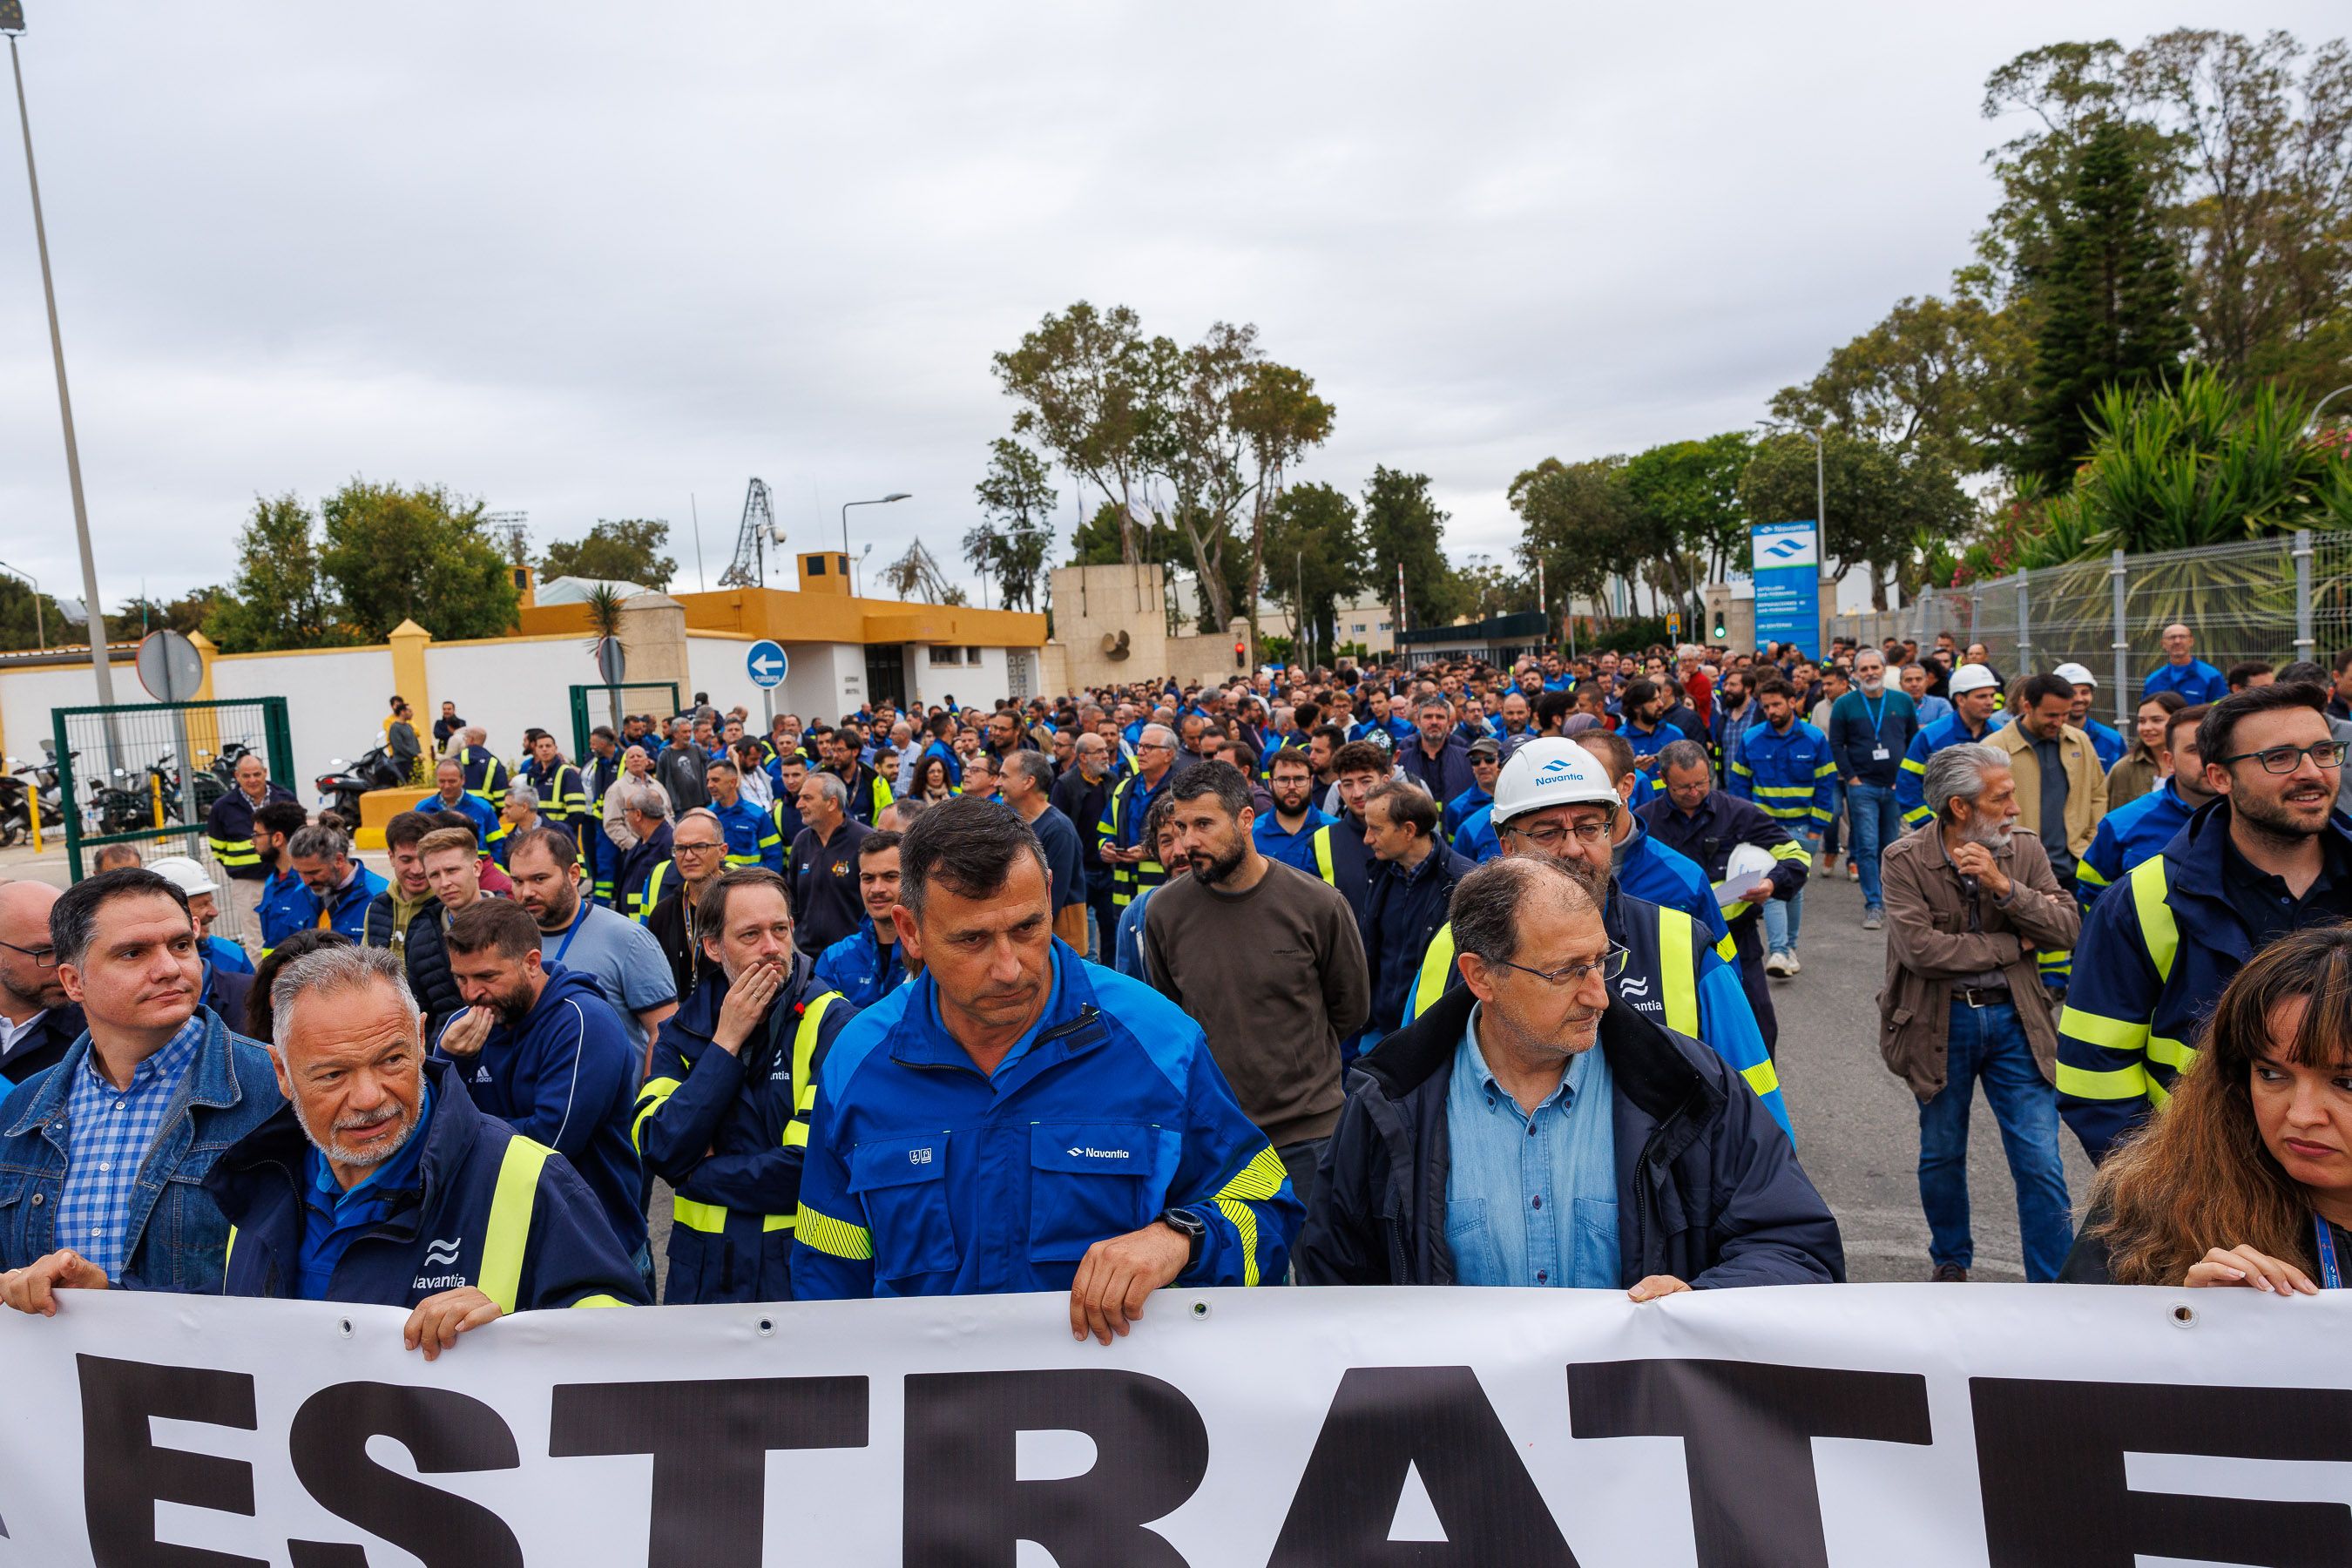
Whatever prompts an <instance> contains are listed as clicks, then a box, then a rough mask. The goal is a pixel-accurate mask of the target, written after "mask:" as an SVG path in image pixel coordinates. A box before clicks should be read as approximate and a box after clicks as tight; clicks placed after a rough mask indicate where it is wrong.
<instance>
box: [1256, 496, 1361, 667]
mask: <svg viewBox="0 0 2352 1568" xmlns="http://www.w3.org/2000/svg"><path fill="white" fill-rule="evenodd" d="M1265 515H1266V527H1265V544H1264V549H1263V552H1261V560H1262V562H1263V565H1264V572H1265V595H1266V596H1267V597H1268V598H1271V599H1273V600H1275V601H1276V603H1278V604H1286V605H1289V606H1290V625H1291V631H1292V637H1291V646H1292V647H1294V648H1302V649H1303V648H1304V647H1308V646H1312V647H1315V648H1318V649H1320V650H1323V652H1324V654H1325V656H1326V657H1327V658H1328V653H1329V650H1330V649H1331V648H1332V647H1336V646H1338V641H1339V601H1340V600H1342V599H1345V598H1349V597H1352V596H1353V595H1357V594H1360V593H1361V592H1362V591H1363V588H1364V581H1363V562H1364V554H1365V552H1364V543H1363V539H1362V536H1361V534H1360V531H1359V530H1358V528H1357V516H1356V503H1355V502H1354V501H1352V500H1349V498H1348V494H1347V492H1346V491H1344V490H1341V489H1336V488H1334V487H1333V486H1330V485H1327V484H1303V485H1292V486H1289V487H1288V488H1287V489H1284V490H1283V491H1282V492H1281V493H1280V494H1279V495H1277V496H1276V497H1275V498H1274V500H1272V501H1271V502H1269V503H1268V504H1267V506H1266V513H1265ZM1302 633H1303V634H1305V635H1303V636H1302V635H1301V634H1302Z"/></svg>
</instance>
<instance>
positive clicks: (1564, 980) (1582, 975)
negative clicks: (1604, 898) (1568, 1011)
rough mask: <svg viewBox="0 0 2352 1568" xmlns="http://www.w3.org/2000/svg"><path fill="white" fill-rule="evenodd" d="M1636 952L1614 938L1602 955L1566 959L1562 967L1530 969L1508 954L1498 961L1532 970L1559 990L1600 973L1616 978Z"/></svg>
mask: <svg viewBox="0 0 2352 1568" xmlns="http://www.w3.org/2000/svg"><path fill="white" fill-rule="evenodd" d="M1632 958H1633V952H1632V951H1631V950H1630V949H1628V948H1625V947H1622V946H1620V945H1619V944H1617V943H1616V942H1611V943H1610V944H1609V946H1608V947H1607V948H1606V949H1605V950H1603V951H1602V952H1601V956H1600V957H1598V958H1595V959H1591V960H1588V961H1587V962H1585V963H1563V964H1561V965H1560V966H1559V968H1558V969H1530V968H1529V967H1528V965H1526V964H1524V963H1512V962H1511V961H1510V960H1509V959H1507V958H1498V959H1496V960H1495V963H1496V964H1497V965H1498V966H1499V967H1501V968H1504V969H1516V970H1517V971H1518V972H1519V973H1522V974H1532V975H1534V976H1535V977H1536V978H1537V979H1538V980H1540V981H1542V982H1543V983H1544V984H1547V985H1549V986H1551V987H1553V988H1554V989H1556V990H1574V989H1576V988H1577V987H1579V986H1580V985H1582V984H1584V983H1585V982H1586V981H1587V980H1590V979H1591V978H1592V977H1593V976H1594V975H1599V976H1600V977H1601V979H1603V980H1614V979H1616V978H1617V977H1618V976H1619V975H1621V974H1622V973H1625V965H1626V964H1627V963H1629V962H1631V960H1632Z"/></svg>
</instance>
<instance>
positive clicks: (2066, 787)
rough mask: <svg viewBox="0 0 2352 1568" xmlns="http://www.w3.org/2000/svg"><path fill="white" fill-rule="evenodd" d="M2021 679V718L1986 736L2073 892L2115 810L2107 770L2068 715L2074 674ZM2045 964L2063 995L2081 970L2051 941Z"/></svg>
mask: <svg viewBox="0 0 2352 1568" xmlns="http://www.w3.org/2000/svg"><path fill="white" fill-rule="evenodd" d="M2019 686H2020V690H2019V693H2018V700H2017V701H2015V702H2013V703H2011V712H2013V713H2014V714H2015V715H2016V718H2017V721H2016V722H2015V723H2013V724H2009V725H2004V726H2003V727H2002V728H2000V729H1999V730H1996V731H1993V732H1992V733H1991V734H1989V735H1987V736H1986V737H1985V743H1986V744H1987V745H1989V746H1992V747H1995V748H1997V749H1998V750H2000V752H2004V753H2005V754H2007V756H2008V757H2009V765H2010V769H2011V772H2013V773H2016V775H2017V810H2018V823H2019V826H2021V827H2023V828H2024V830H2025V831H2026V833H2027V834H2028V835H2029V836H2030V837H2035V838H2038V839H2040V840H2041V841H2042V849H2043V851H2044V852H2045V853H2047V854H2048V856H2049V858H2050V870H2051V874H2052V875H2053V877H2055V878H2056V879H2057V881H2058V886H2059V887H2060V888H2061V889H2063V890H2064V891H2065V892H2067V893H2068V894H2069V895H2070V896H2071V895H2072V894H2073V892H2074V867H2075V863H2076V862H2077V861H2079V860H2080V859H2081V858H2083V856H2084V853H2085V852H2086V851H2087V850H2088V849H2089V848H2090V847H2091V837H2092V836H2093V835H2094V834H2095V833H2097V832H2098V830H2099V819H2100V818H2101V817H2103V816H2106V814H2107V775H2106V770H2105V769H2104V768H2102V767H2101V766H2100V765H2099V753H2098V749H2097V748H2096V747H2095V746H2094V745H2092V744H2091V738H2090V737H2089V736H2088V735H2086V734H2084V732H2083V731H2080V730H2078V729H2076V728H2075V727H2074V725H2073V724H2072V723H2070V722H2069V721H2068V719H2069V716H2070V715H2071V714H2072V713H2073V712H2074V683H2073V682H2072V681H2069V680H2066V679H2063V678H2061V677H2059V676H2055V675H2035V676H2029V677H2028V678H2027V679H2024V680H2022V681H2021V682H2020V683H2019ZM2061 698H2063V701H2062V700H2060V699H2061ZM2041 965H2042V984H2044V985H2046V986H2049V987H2050V988H2051V989H2052V990H2053V991H2055V992H2057V993H2058V997H2059V1000H2061V1001H2063V1000H2064V999H2065V995H2066V986H2067V983H2068V982H2069V981H2071V980H2072V979H2073V978H2074V953H2073V952H2071V951H2070V950H2068V949H2065V948H2057V949H2049V948H2045V949H2043V950H2042V953H2041Z"/></svg>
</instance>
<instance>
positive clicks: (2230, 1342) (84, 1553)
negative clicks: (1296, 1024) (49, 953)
mask: <svg viewBox="0 0 2352 1568" xmlns="http://www.w3.org/2000/svg"><path fill="white" fill-rule="evenodd" d="M401 1321H402V1314H400V1313H398V1312H394V1311H387V1310H376V1309H353V1308H337V1307H333V1306H317V1305H303V1304H296V1303H281V1302H266V1301H260V1302H255V1301H230V1300H209V1299H205V1300H198V1299H190V1298H175V1297H164V1296H133V1295H121V1294H98V1295H72V1296H70V1297H69V1298H68V1301H67V1305H66V1308H65V1310H63V1311H62V1312H61V1313H60V1314H59V1315H58V1317H57V1318H55V1319H50V1320H43V1319H35V1318H26V1317H21V1316H17V1315H16V1314H11V1313H0V1369H5V1371H4V1372H0V1375H5V1387H6V1391H7V1397H8V1405H7V1410H8V1419H7V1421H6V1424H5V1436H0V1521H5V1527H6V1531H7V1534H6V1538H5V1539H4V1540H0V1568H5V1565H7V1564H16V1563H26V1564H33V1563H37V1564H41V1565H43V1568H49V1565H53V1564H59V1563H98V1564H102V1565H104V1568H117V1565H125V1568H127V1565H132V1564H136V1565H142V1568H146V1565H158V1564H168V1565H171V1568H244V1565H247V1564H263V1563H269V1564H289V1565H290V1568H361V1565H362V1564H369V1563H373V1564H389V1563H426V1564H430V1565H434V1568H512V1565H516V1564H521V1563H534V1564H551V1565H556V1564H561V1565H569V1568H586V1565H592V1564H624V1563H625V1564H638V1563H646V1564H656V1565H663V1568H670V1565H675V1568H688V1565H691V1568H749V1565H751V1564H754V1563H775V1564H783V1563H813V1564H827V1565H836V1564H853V1565H854V1564H869V1563H909V1564H919V1565H921V1568H960V1565H962V1564H973V1565H981V1564H987V1565H992V1568H1014V1565H1016V1564H1021V1565H1039V1564H1045V1563H1057V1564H1060V1565H1061V1568H1079V1565H1081V1564H1086V1565H1089V1568H1091V1565H1099V1564H1142V1565H1147V1568H1177V1565H1180V1564H1192V1565H1195V1568H1201V1565H1210V1564H1214V1565H1217V1568H1228V1565H1247V1568H1259V1565H1264V1564H1271V1565H1275V1568H1297V1565H1307V1564H1315V1565H1321V1564H1330V1565H1333V1568H1339V1565H1342V1564H1345V1565H1349V1568H1361V1565H1364V1564H1390V1563H1396V1564H1402V1563H1416V1564H1461V1565H1463V1568H1471V1565H1477V1568H1496V1565H1510V1568H1520V1565H1530V1568H1552V1565H1559V1568H1565V1565H1568V1564H1571V1563H1574V1564H1581V1565H1583V1568H1620V1565H1622V1568H1635V1565H1639V1568H1674V1565H1678V1564H1698V1565H1704V1568H1729V1565H1745V1564H1754V1565H1758V1568H1762V1565H1765V1564H1769V1565H1771V1568H1811V1565H1816V1564H1821V1565H1826V1564H1874V1565H1875V1564H1905V1565H1918V1568H1934V1565H1942V1564H1970V1565H1981V1564H1987V1563H1990V1564H1996V1565H2000V1568H2011V1565H2031V1568H2042V1565H2044V1564H2047V1565H2050V1568H2059V1565H2063V1568H2129V1565H2130V1564H2132V1563H2134V1562H2135V1554H2136V1553H2145V1554H2147V1558H2148V1559H2158V1558H2160V1559H2162V1560H2164V1561H2167V1562H2171V1561H2176V1560H2188V1561H2198V1560H2208V1559H2210V1560H2212V1561H2219V1562H2231V1563H2280V1564H2286V1563H2294V1564H2320V1563H2328V1564H2344V1563H2352V1391H2348V1390H2347V1384H2352V1356H2347V1354H2346V1353H2345V1345H2346V1343H2347V1330H2352V1296H2345V1295H2340V1294H2331V1295H2330V1296H2328V1297H2326V1298H2325V1299H2320V1300H2279V1299H2276V1298H2274V1297H2270V1296H2266V1295H2262V1294H2258V1293H2256V1292H2253V1291H2250V1290H2132V1289H2095V1288H2088V1287H2084V1288H2068V1287H2058V1286H2040V1287H2024V1286H1990V1285H1969V1286H1954V1287H1931V1286H1843V1287H1840V1286H1820V1287H1803V1288H1792V1289H1760V1290H1727V1291H1719V1292H1700V1293H1696V1294H1691V1295H1683V1296H1676V1297H1673V1298H1671V1299H1669V1300H1664V1301H1661V1302H1655V1303H1652V1304H1649V1305H1646V1306H1640V1307H1636V1306H1633V1305H1632V1304H1630V1303H1628V1302H1626V1301H1625V1300H1623V1299H1622V1297H1619V1296H1617V1295H1615V1294H1614V1293H1610V1292H1568V1291H1533V1290H1305V1289H1263V1290H1253V1291H1241V1290H1220V1291H1205V1292H1183V1291H1164V1292H1162V1293H1160V1295H1158V1296H1155V1297H1154V1298H1153V1299H1152V1300H1151V1304H1150V1310H1149V1313H1148V1315H1147V1317H1146V1319H1145V1321H1144V1322H1143V1323H1142V1324H1141V1325H1140V1327H1139V1329H1138V1330H1137V1331H1136V1332H1135V1333H1134V1335H1133V1336H1131V1337H1130V1338H1129V1339H1126V1340H1124V1341H1121V1342H1118V1343H1117V1344H1115V1345H1113V1346H1112V1347H1110V1348H1108V1349H1104V1348H1102V1347H1100V1346H1097V1345H1095V1344H1093V1343H1091V1342H1088V1343H1086V1344H1077V1343H1074V1342H1072V1340H1071V1338H1070V1333H1069V1328H1068V1322H1067V1319H1066V1310H1065V1307H1064V1304H1063V1302H1062V1300H1060V1299H1059V1298H1048V1297H1041V1296H1029V1297H986V1298H977V1299H966V1300H937V1301H911V1300H910V1301H873V1302H845V1303H830V1304H811V1305H798V1306H793V1305H785V1306H773V1307H747V1308H721V1307H689V1308H664V1309H660V1310H636V1311H627V1310H621V1311H614V1310H606V1311H593V1310H592V1311H575V1312H541V1313H533V1314H526V1315H524V1316H520V1317H517V1318H513V1319H509V1320H507V1321H503V1322H499V1323H496V1324H493V1325H491V1326H490V1327H488V1329H485V1330H483V1331H479V1332H478V1333H475V1334H472V1335H469V1336H467V1338H466V1339H465V1340H463V1341H462V1342H460V1343H459V1344H458V1346H457V1349H455V1350H454V1351H452V1352H449V1353H448V1354H446V1356H444V1357H443V1358H442V1359H441V1360H439V1361H437V1362H435V1363H429V1364H428V1363H425V1361H424V1360H423V1359H422V1358H420V1357H418V1356H416V1355H415V1354H413V1353H410V1352H404V1351H403V1350H402V1349H401V1346H400V1324H401Z"/></svg>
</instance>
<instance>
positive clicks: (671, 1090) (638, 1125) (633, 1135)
mask: <svg viewBox="0 0 2352 1568" xmlns="http://www.w3.org/2000/svg"><path fill="white" fill-rule="evenodd" d="M680 1087H681V1086H680V1085H679V1083H678V1080H677V1079H674V1078H654V1079H646V1087H645V1088H643V1089H639V1090H638V1091H637V1119H636V1120H635V1121H632V1122H631V1123H629V1142H632V1143H635V1145H636V1146H637V1152H638V1153H640V1154H642V1153H644V1152H646V1117H648V1116H651V1115H652V1114H653V1113H654V1112H655V1111H656V1110H660V1109H661V1108H662V1107H663V1106H664V1105H665V1104H667V1102H668V1100H669V1097H670V1096H671V1095H673V1094H676V1093H677V1091H678V1089H679V1088H680Z"/></svg>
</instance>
